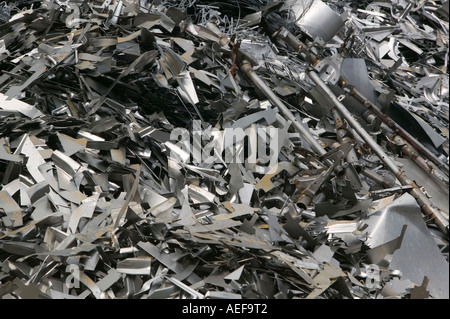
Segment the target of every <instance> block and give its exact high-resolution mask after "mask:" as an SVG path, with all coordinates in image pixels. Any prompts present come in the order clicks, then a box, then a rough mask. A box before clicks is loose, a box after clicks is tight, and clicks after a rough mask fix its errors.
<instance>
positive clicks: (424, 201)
mask: <svg viewBox="0 0 450 319" xmlns="http://www.w3.org/2000/svg"><path fill="white" fill-rule="evenodd" d="M308 75H309V77H310V78H311V80H312V81H313V82H314V83H315V84H316V85H317V86H318V87H320V88H321V89H322V90H323V91H324V92H325V93H326V94H327V95H328V97H329V98H330V99H331V101H332V102H333V104H334V106H335V107H336V109H337V110H338V112H339V113H340V114H341V115H342V117H343V118H344V119H345V120H346V121H347V123H349V124H350V125H351V126H352V127H353V129H354V130H355V131H356V132H357V133H358V134H359V135H360V136H361V137H362V138H363V139H364V141H365V142H366V143H367V144H368V145H369V146H370V147H371V148H372V150H373V151H374V152H375V153H376V154H377V155H378V156H379V157H380V159H381V161H382V162H383V163H384V164H385V165H386V166H387V167H388V168H389V170H390V171H391V172H392V173H394V175H395V176H396V177H397V178H398V180H399V181H400V183H401V184H402V185H403V186H407V185H410V186H412V189H411V191H410V192H409V193H410V194H411V195H412V196H413V197H414V198H415V199H416V200H417V203H418V204H419V205H420V207H421V208H422V210H423V211H424V213H426V214H427V215H430V216H431V217H432V218H433V220H434V223H435V224H436V226H437V227H438V228H439V229H440V230H441V231H442V232H443V233H445V234H447V235H448V231H449V223H448V220H447V219H446V218H445V217H444V216H443V215H442V214H441V213H440V212H439V210H437V209H436V208H435V207H433V206H432V204H431V202H430V200H429V199H428V198H427V197H426V196H425V194H423V193H422V191H421V190H420V189H419V187H418V186H417V184H416V183H414V182H413V181H412V180H410V179H409V178H408V177H407V176H406V175H405V173H404V172H403V171H401V170H400V169H399V168H398V166H397V165H396V164H395V162H394V161H393V160H392V159H391V158H389V156H388V155H387V154H386V153H385V152H384V150H383V149H382V148H381V147H380V146H379V145H378V144H377V142H376V141H375V140H374V139H373V138H372V136H371V135H370V134H369V133H367V131H366V130H365V129H364V128H363V127H362V126H361V125H360V124H359V123H358V122H357V121H356V120H355V118H353V116H352V114H351V113H350V112H349V111H348V110H347V108H346V107H345V106H344V105H343V104H342V103H341V102H340V101H339V100H338V99H337V97H336V95H334V93H333V92H332V91H331V90H330V89H329V88H328V86H327V85H326V84H325V83H324V82H323V81H322V79H321V78H320V77H319V75H318V74H317V73H316V72H315V71H312V70H310V71H308Z"/></svg>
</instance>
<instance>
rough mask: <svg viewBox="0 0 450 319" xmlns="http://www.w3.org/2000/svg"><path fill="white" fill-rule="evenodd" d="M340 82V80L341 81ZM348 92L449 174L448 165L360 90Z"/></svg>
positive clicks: (353, 89)
mask: <svg viewBox="0 0 450 319" xmlns="http://www.w3.org/2000/svg"><path fill="white" fill-rule="evenodd" d="M341 83H342V82H341ZM350 94H351V95H352V96H353V97H354V98H356V100H357V101H358V102H360V103H361V104H362V105H363V106H365V107H366V108H367V109H368V110H369V111H370V112H372V113H373V114H375V115H376V116H377V117H378V118H379V119H380V120H381V121H382V122H383V123H384V124H386V125H387V126H388V127H389V128H391V129H392V130H394V132H395V133H396V134H398V135H399V136H401V137H402V138H403V139H404V140H405V141H407V142H408V143H409V144H411V146H412V147H413V148H414V149H415V150H417V151H418V152H419V153H420V154H421V155H423V156H425V158H426V159H428V160H430V161H431V162H432V163H433V164H435V165H436V166H437V167H438V168H439V169H441V170H442V171H443V172H444V173H445V174H446V175H447V176H448V175H449V167H448V165H446V164H445V163H443V162H442V161H441V160H440V159H439V158H438V157H437V156H436V155H434V154H433V153H432V152H431V151H430V150H429V149H428V148H426V147H425V146H423V145H422V143H420V142H419V141H418V140H417V139H416V138H414V137H413V136H412V135H411V134H409V133H408V132H407V131H406V130H405V129H403V128H402V127H401V126H399V125H398V124H397V123H395V122H394V121H393V120H392V119H390V118H389V117H388V116H387V115H385V114H384V113H383V112H382V111H381V110H380V109H379V108H378V107H377V106H376V105H374V104H373V103H372V102H370V101H369V100H367V99H366V98H365V97H364V96H363V95H362V94H361V93H360V92H358V91H357V90H356V89H355V88H352V90H351V92H350Z"/></svg>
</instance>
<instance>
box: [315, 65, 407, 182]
mask: <svg viewBox="0 0 450 319" xmlns="http://www.w3.org/2000/svg"><path fill="white" fill-rule="evenodd" d="M307 73H308V76H309V77H310V78H311V80H312V81H313V82H314V83H315V84H316V85H317V86H319V87H320V88H321V89H322V90H323V91H324V92H325V93H326V94H327V95H328V97H329V98H330V99H331V100H332V101H333V104H334V106H335V107H336V109H337V110H338V112H339V113H340V114H341V115H342V116H343V117H344V118H345V120H346V121H347V122H348V123H349V124H350V126H352V127H353V129H354V130H355V131H356V132H357V133H358V134H359V135H360V136H361V137H362V138H363V139H364V141H365V142H366V143H367V144H369V146H370V147H371V148H372V150H373V151H374V152H375V153H376V154H377V155H378V156H379V157H380V159H381V160H382V161H383V163H384V164H385V165H386V166H387V167H388V168H389V169H390V170H391V171H392V172H393V173H394V174H395V176H397V175H400V174H401V173H402V172H401V171H400V169H399V168H398V167H397V165H396V164H395V163H394V161H393V160H391V159H390V158H389V156H387V154H386V153H385V152H384V151H383V149H382V148H381V147H380V146H379V145H378V143H377V142H376V141H375V140H374V139H373V138H372V136H371V135H370V134H369V133H367V131H366V130H365V129H364V128H363V127H362V126H361V125H360V124H359V123H358V122H357V121H356V120H355V118H354V117H353V116H352V114H351V113H350V111H349V110H347V108H346V107H345V106H344V104H342V103H341V102H340V101H339V100H338V99H337V97H336V95H334V93H333V92H332V91H331V90H330V89H329V88H328V86H327V85H326V84H325V83H324V82H323V81H322V79H321V78H320V77H319V75H318V74H317V73H316V72H315V71H312V70H309V71H308V72H307Z"/></svg>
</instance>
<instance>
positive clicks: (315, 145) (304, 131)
mask: <svg viewBox="0 0 450 319" xmlns="http://www.w3.org/2000/svg"><path fill="white" fill-rule="evenodd" d="M240 68H241V70H242V71H243V72H244V73H245V74H246V75H247V76H248V78H249V79H251V80H252V81H253V83H254V84H255V85H256V86H257V87H258V88H259V89H260V90H261V91H262V92H263V93H264V95H265V96H266V97H267V98H268V99H269V101H270V102H272V103H273V104H274V105H275V106H276V107H278V109H279V110H280V112H281V113H283V115H284V116H285V117H286V118H287V119H288V120H289V121H291V122H292V125H294V127H295V128H296V129H297V130H298V131H299V132H300V134H301V135H302V136H303V137H304V138H305V140H306V141H307V142H308V143H309V145H310V146H311V148H312V149H313V150H314V151H315V152H317V153H318V154H319V155H325V154H326V151H325V149H324V148H323V147H322V145H320V143H319V142H318V141H317V140H316V139H315V138H314V136H313V135H312V134H311V132H310V131H309V130H308V128H307V127H306V126H304V125H302V124H301V123H300V122H298V121H297V118H296V117H295V116H294V114H293V113H292V112H291V111H290V110H289V109H288V108H287V107H286V105H284V103H283V102H282V101H281V100H280V99H279V98H278V97H277V96H276V95H275V93H273V92H272V90H271V89H270V88H269V87H268V86H267V84H266V83H265V82H264V81H263V80H262V79H261V78H260V77H259V76H258V75H257V74H256V72H255V71H254V70H253V68H252V66H251V65H250V63H249V62H247V61H243V62H242V64H241V66H240Z"/></svg>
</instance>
